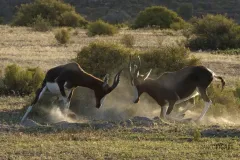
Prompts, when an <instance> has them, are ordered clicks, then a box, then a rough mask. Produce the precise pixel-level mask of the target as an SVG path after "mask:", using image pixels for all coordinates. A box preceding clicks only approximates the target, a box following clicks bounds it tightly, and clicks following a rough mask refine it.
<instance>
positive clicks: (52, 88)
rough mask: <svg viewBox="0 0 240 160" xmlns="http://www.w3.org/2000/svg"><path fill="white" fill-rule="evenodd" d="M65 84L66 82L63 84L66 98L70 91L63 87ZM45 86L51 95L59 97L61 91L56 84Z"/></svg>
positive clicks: (49, 83)
mask: <svg viewBox="0 0 240 160" xmlns="http://www.w3.org/2000/svg"><path fill="white" fill-rule="evenodd" d="M66 84H67V82H65V84H64V89H65V93H66V96H67V97H68V96H69V94H70V92H71V89H68V88H66V87H65V86H66ZM46 86H47V88H48V90H49V91H50V92H51V93H52V94H56V95H61V91H60V88H59V86H58V84H57V83H51V82H47V84H46Z"/></svg>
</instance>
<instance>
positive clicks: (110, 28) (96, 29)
mask: <svg viewBox="0 0 240 160" xmlns="http://www.w3.org/2000/svg"><path fill="white" fill-rule="evenodd" d="M117 31H118V29H117V27H115V26H114V25H111V24H109V23H106V22H104V21H102V20H98V21H96V22H93V23H90V24H89V26H88V35H89V36H95V35H114V34H116V33H117Z"/></svg>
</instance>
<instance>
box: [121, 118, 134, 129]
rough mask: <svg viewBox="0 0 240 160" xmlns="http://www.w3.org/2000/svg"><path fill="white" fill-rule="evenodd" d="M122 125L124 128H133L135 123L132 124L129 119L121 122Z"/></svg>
mask: <svg viewBox="0 0 240 160" xmlns="http://www.w3.org/2000/svg"><path fill="white" fill-rule="evenodd" d="M120 125H121V126H122V127H132V126H133V122H132V120H131V119H128V120H126V121H122V122H120Z"/></svg>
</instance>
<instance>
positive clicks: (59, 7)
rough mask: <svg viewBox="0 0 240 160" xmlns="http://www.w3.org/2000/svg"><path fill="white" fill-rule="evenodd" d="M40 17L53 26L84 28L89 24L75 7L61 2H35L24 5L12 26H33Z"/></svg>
mask: <svg viewBox="0 0 240 160" xmlns="http://www.w3.org/2000/svg"><path fill="white" fill-rule="evenodd" d="M39 15H41V17H42V18H43V19H46V20H47V21H49V22H50V23H51V25H52V26H66V25H67V26H72V27H76V26H80V27H82V26H86V24H87V21H86V20H85V19H84V18H83V17H81V16H80V15H79V14H77V13H76V11H75V9H74V7H72V6H71V5H69V4H66V3H64V2H62V1H59V0H35V1H34V2H32V3H27V4H22V5H21V6H20V7H19V8H18V11H17V13H16V15H15V17H14V19H13V22H12V24H13V25H17V26H28V25H32V24H33V23H34V21H35V19H36V18H37V16H39Z"/></svg>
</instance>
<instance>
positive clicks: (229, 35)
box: [187, 14, 240, 50]
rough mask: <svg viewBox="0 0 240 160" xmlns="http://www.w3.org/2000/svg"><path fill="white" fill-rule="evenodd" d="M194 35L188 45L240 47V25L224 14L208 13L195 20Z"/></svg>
mask: <svg viewBox="0 0 240 160" xmlns="http://www.w3.org/2000/svg"><path fill="white" fill-rule="evenodd" d="M192 32H193V34H195V36H194V37H192V38H190V39H189V42H188V43H187V46H188V47H189V48H190V49H192V50H198V49H212V50H217V49H228V48H239V47H240V26H239V25H238V24H237V23H236V22H234V21H233V20H232V19H228V18H227V17H226V16H223V15H210V14H208V15H206V16H204V17H203V18H199V19H194V20H193V31H192Z"/></svg>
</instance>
